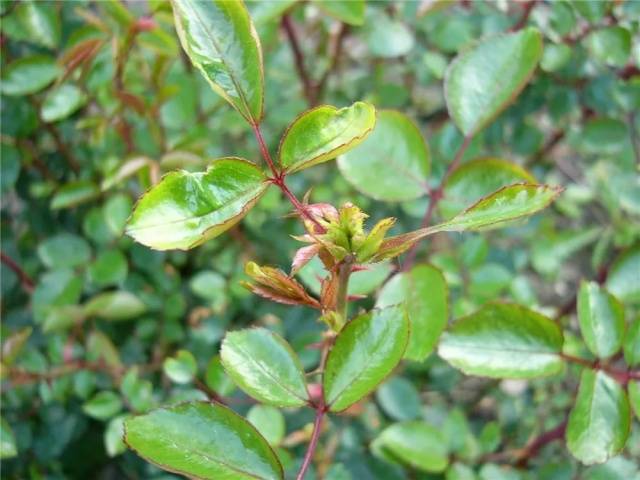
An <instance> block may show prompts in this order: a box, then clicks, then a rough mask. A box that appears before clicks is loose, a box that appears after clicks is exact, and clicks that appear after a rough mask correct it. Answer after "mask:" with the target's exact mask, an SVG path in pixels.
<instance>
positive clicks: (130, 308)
mask: <svg viewBox="0 0 640 480" xmlns="http://www.w3.org/2000/svg"><path fill="white" fill-rule="evenodd" d="M146 311H147V306H146V305H145V304H144V303H143V302H142V300H140V299H139V298H138V297H137V296H135V295H134V294H133V293H131V292H127V291H125V290H116V291H114V292H104V293H100V294H98V295H96V296H95V297H93V298H91V300H89V301H88V302H87V303H86V304H85V305H84V314H85V315H87V316H91V315H95V316H98V317H100V318H104V319H105V320H113V321H120V320H130V319H132V318H135V317H138V316H140V315H142V314H143V313H144V312H146Z"/></svg>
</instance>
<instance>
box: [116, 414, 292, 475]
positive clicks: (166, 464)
mask: <svg viewBox="0 0 640 480" xmlns="http://www.w3.org/2000/svg"><path fill="white" fill-rule="evenodd" d="M124 439H125V442H126V443H127V445H128V446H129V447H131V448H132V449H133V450H135V451H136V452H137V453H138V455H140V456H141V457H143V458H144V459H146V460H148V461H149V462H152V463H154V464H156V465H158V466H159V467H161V468H163V469H164V470H168V471H170V472H175V473H179V474H182V475H185V476H188V477H190V478H201V479H211V480H214V479H219V478H237V479H247V480H248V479H253V480H255V479H263V480H275V479H283V478H284V474H283V471H282V466H281V465H280V462H279V461H278V459H277V457H276V455H275V453H274V452H273V450H271V447H269V444H268V443H267V441H266V440H265V439H264V438H263V437H262V436H261V435H260V434H259V433H258V432H257V430H256V429H255V428H254V427H253V426H252V425H251V424H250V423H249V422H247V421H246V420H244V419H243V418H242V417H240V416H239V415H238V414H236V413H234V412H233V411H231V410H229V409H228V408H226V407H223V406H222V405H218V404H211V403H207V402H192V403H184V404H181V405H177V406H174V407H170V408H159V409H157V410H154V411H152V412H150V413H148V414H146V415H141V416H138V417H132V418H129V419H127V420H126V421H125V434H124Z"/></svg>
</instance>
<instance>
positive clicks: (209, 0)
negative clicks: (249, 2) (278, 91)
mask: <svg viewBox="0 0 640 480" xmlns="http://www.w3.org/2000/svg"><path fill="white" fill-rule="evenodd" d="M172 3H173V12H174V17H175V24H176V30H177V31H178V36H179V37H180V42H181V43H182V48H184V50H185V52H186V53H187V55H188V56H189V58H190V59H191V62H192V63H193V65H194V66H195V67H196V68H197V69H198V70H200V71H201V72H202V74H203V75H204V78H205V79H206V80H207V81H208V82H209V84H210V85H211V87H212V88H213V90H214V91H215V92H216V93H218V94H220V95H221V96H222V97H223V98H224V99H225V100H227V101H228V102H229V103H230V104H231V105H232V106H233V107H235V108H236V110H238V112H240V114H241V115H242V116H243V117H244V118H246V119H247V121H248V122H249V123H251V124H254V125H255V124H258V123H259V122H260V119H261V118H262V106H263V95H264V73H263V70H262V50H261V48H260V40H259V38H258V35H257V33H256V30H255V28H254V26H253V23H252V22H251V18H250V17H249V13H248V12H247V9H246V8H245V6H244V4H243V3H242V2H241V1H239V0H206V1H202V0H173V1H172Z"/></svg>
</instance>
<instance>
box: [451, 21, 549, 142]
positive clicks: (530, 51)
mask: <svg viewBox="0 0 640 480" xmlns="http://www.w3.org/2000/svg"><path fill="white" fill-rule="evenodd" d="M541 56H542V36H541V35H540V33H539V32H538V31H537V30H535V29H533V28H526V29H524V30H521V31H519V32H516V33H508V34H504V35H499V36H495V37H489V38H487V39H485V40H483V41H481V42H480V43H479V44H478V45H475V46H473V47H471V48H469V49H468V50H465V51H464V52H462V53H461V54H460V55H459V56H458V57H457V58H456V59H455V60H454V62H453V63H451V64H450V66H449V68H448V70H447V74H446V77H445V97H446V100H447V107H448V109H449V115H451V118H453V120H454V122H455V123H456V125H457V126H458V128H459V129H460V130H461V131H462V133H463V134H464V135H465V136H472V135H473V134H474V133H476V132H477V131H478V130H481V129H482V128H483V127H485V126H486V125H487V124H488V123H489V122H490V121H491V120H493V119H494V118H495V117H496V116H497V115H498V114H499V113H500V112H502V111H503V110H504V109H505V108H506V107H507V105H509V104H510V103H511V102H512V101H513V100H514V99H515V97H517V96H518V94H519V93H520V92H521V91H522V89H523V88H524V86H525V85H526V84H527V82H528V81H529V79H530V78H531V75H532V74H533V72H534V70H535V68H536V66H537V64H538V61H539V60H540V58H541Z"/></svg>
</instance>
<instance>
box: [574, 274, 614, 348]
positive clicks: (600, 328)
mask: <svg viewBox="0 0 640 480" xmlns="http://www.w3.org/2000/svg"><path fill="white" fill-rule="evenodd" d="M577 307H578V321H579V323H580V332H581V333H582V338H584V341H585V343H586V344H587V347H589V350H591V352H592V353H593V354H594V355H595V356H596V357H599V358H608V357H610V356H612V355H614V354H615V353H617V352H618V350H620V347H621V346H622V339H623V337H624V328H625V325H624V307H623V306H622V304H621V303H620V302H619V301H618V299H617V298H616V297H614V296H613V295H611V294H610V293H609V292H607V291H606V290H605V289H603V288H600V286H599V285H598V284H597V283H595V282H582V285H580V292H579V293H578V305H577Z"/></svg>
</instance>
